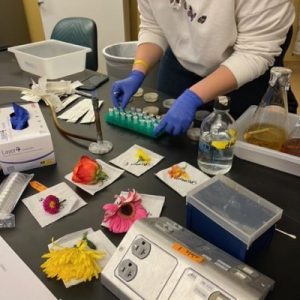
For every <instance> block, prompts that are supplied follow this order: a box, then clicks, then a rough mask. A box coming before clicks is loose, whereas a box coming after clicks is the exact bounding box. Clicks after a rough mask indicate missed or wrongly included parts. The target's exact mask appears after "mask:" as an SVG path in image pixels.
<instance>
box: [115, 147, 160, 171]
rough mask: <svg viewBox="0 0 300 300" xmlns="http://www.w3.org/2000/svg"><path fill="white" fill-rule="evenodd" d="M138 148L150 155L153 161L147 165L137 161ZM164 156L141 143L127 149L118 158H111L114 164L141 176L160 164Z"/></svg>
mask: <svg viewBox="0 0 300 300" xmlns="http://www.w3.org/2000/svg"><path fill="white" fill-rule="evenodd" d="M138 149H142V150H143V151H144V152H145V153H146V154H147V155H149V156H150V158H151V161H150V162H149V164H147V165H143V164H142V163H137V159H136V157H135V155H136V151H137V150H138ZM163 158H164V157H163V156H161V155H159V154H157V153H155V152H152V151H150V150H148V149H146V148H144V147H141V146H139V145H133V146H132V147H130V148H129V149H128V150H127V151H125V152H123V153H122V154H121V155H119V156H117V157H116V158H114V159H112V160H110V162H111V163H113V164H114V165H116V166H118V167H120V168H122V169H124V170H126V171H128V172H130V173H132V174H133V175H135V176H140V175H142V174H143V173H145V172H147V171H148V170H150V169H151V168H152V167H154V166H155V165H156V164H158V163H159V162H160V161H161V160H162V159H163Z"/></svg>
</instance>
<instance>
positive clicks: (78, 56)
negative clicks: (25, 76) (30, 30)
mask: <svg viewBox="0 0 300 300" xmlns="http://www.w3.org/2000/svg"><path fill="white" fill-rule="evenodd" d="M8 51H10V52H13V53H14V54H15V56H16V59H17V61H18V63H19V66H20V68H21V69H22V70H23V71H26V72H29V73H32V74H35V75H38V76H44V77H46V78H48V79H57V78H61V77H65V76H68V75H71V74H75V73H78V72H82V71H83V70H84V69H85V61H86V53H88V52H90V51H91V49H90V48H87V47H83V46H78V45H74V44H70V43H65V42H62V41H57V40H46V41H42V42H36V43H30V44H25V45H20V46H16V47H10V48H8Z"/></svg>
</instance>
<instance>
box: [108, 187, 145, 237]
mask: <svg viewBox="0 0 300 300" xmlns="http://www.w3.org/2000/svg"><path fill="white" fill-rule="evenodd" d="M116 198H117V199H116V201H115V202H114V203H109V204H105V205H104V206H103V209H104V222H105V223H106V224H107V225H108V229H109V230H110V231H112V232H114V233H123V232H127V231H128V229H129V228H130V226H131V224H132V223H133V222H134V221H135V220H139V219H142V218H146V217H147V214H148V213H147V211H146V210H145V209H144V207H143V206H142V204H141V201H142V199H141V195H140V194H138V193H137V192H136V191H135V190H132V191H129V192H128V194H127V195H126V196H121V195H120V196H116Z"/></svg>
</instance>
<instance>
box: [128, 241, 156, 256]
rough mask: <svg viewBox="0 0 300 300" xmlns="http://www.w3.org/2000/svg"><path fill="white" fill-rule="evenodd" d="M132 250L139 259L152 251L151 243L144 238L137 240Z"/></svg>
mask: <svg viewBox="0 0 300 300" xmlns="http://www.w3.org/2000/svg"><path fill="white" fill-rule="evenodd" d="M131 251H132V254H133V255H134V256H136V257H137V258H139V259H144V258H146V257H147V256H148V255H149V253H150V251H151V244H150V243H149V242H147V241H146V240H145V239H143V238H138V239H137V240H135V241H134V242H133V244H132V246H131Z"/></svg>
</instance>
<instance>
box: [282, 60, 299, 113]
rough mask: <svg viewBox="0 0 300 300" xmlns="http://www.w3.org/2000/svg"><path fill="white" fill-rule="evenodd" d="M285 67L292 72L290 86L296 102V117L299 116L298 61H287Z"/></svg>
mask: <svg viewBox="0 0 300 300" xmlns="http://www.w3.org/2000/svg"><path fill="white" fill-rule="evenodd" d="M285 66H286V67H287V68H290V69H292V70H293V73H292V77H291V86H292V90H293V92H294V94H295V97H296V98H297V100H298V103H299V105H298V115H300V61H287V62H285Z"/></svg>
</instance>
